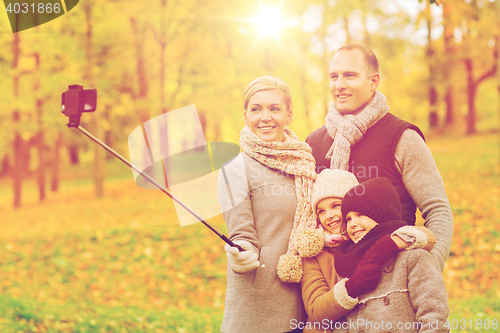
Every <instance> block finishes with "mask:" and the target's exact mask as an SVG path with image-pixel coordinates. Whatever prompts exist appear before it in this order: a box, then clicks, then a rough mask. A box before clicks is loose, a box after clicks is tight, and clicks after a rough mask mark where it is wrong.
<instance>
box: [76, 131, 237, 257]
mask: <svg viewBox="0 0 500 333" xmlns="http://www.w3.org/2000/svg"><path fill="white" fill-rule="evenodd" d="M68 127H75V128H76V129H78V130H79V131H80V132H82V133H83V134H85V135H86V136H87V137H89V138H90V139H91V140H92V141H94V142H95V143H97V144H98V145H100V146H101V147H103V148H104V149H105V150H107V151H108V152H110V153H111V154H113V155H114V156H115V157H116V158H118V159H119V160H120V161H122V162H123V163H125V164H126V165H128V166H129V167H130V168H132V169H133V170H135V171H136V172H138V173H139V174H140V175H141V176H143V177H144V178H145V179H146V180H147V181H149V182H150V183H151V184H153V185H154V186H156V187H157V188H158V189H160V190H161V191H162V192H163V193H165V194H166V195H168V196H169V197H170V198H171V199H172V200H174V201H175V202H177V203H178V204H179V205H181V206H182V207H183V208H184V209H185V210H187V211H188V212H189V213H191V215H193V216H194V217H195V218H196V219H197V220H198V221H200V222H201V223H203V224H204V225H205V226H206V227H207V228H208V229H210V230H212V232H213V233H215V234H216V235H217V236H219V237H220V238H221V239H222V240H223V241H225V242H226V243H227V244H229V245H230V246H233V247H236V248H237V249H238V250H239V251H240V252H243V251H245V250H244V249H243V248H242V247H241V246H239V245H238V244H235V243H233V241H231V240H230V239H229V238H227V237H226V235H224V234H222V233H220V232H219V231H218V230H217V229H215V228H214V227H213V226H212V225H211V224H210V223H208V222H207V221H205V220H204V219H203V218H202V217H200V216H199V215H198V214H196V213H195V212H194V211H193V210H192V209H191V208H189V207H188V206H187V205H186V204H185V203H184V202H182V201H181V200H180V199H179V198H177V197H176V196H175V195H173V194H172V192H170V191H169V190H168V189H167V188H166V187H165V186H163V185H161V184H160V183H158V182H157V181H156V180H155V179H153V178H151V176H149V175H148V174H147V173H145V172H144V171H143V170H141V169H139V168H138V167H136V166H135V165H133V164H132V163H131V162H130V161H129V160H127V159H126V158H124V157H123V156H121V155H120V154H118V153H117V152H116V151H115V150H113V149H112V148H111V147H109V146H108V145H107V144H105V143H104V142H102V141H101V140H99V139H98V138H96V137H95V136H94V135H92V134H91V133H90V132H88V131H87V130H86V129H84V128H83V127H81V126H80V125H78V126H69V124H68Z"/></svg>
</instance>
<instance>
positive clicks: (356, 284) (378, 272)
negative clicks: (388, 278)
mask: <svg viewBox="0 0 500 333" xmlns="http://www.w3.org/2000/svg"><path fill="white" fill-rule="evenodd" d="M381 277H382V269H381V266H380V265H370V264H365V265H358V267H357V268H356V270H355V271H354V274H353V275H352V276H351V277H350V278H349V280H347V281H346V283H345V289H346V290H347V293H348V294H349V296H351V297H352V298H356V297H358V296H359V295H362V294H365V293H367V292H369V291H372V290H374V289H375V288H377V286H378V283H379V282H380V278H381Z"/></svg>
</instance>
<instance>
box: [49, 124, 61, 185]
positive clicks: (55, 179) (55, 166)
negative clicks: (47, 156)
mask: <svg viewBox="0 0 500 333" xmlns="http://www.w3.org/2000/svg"><path fill="white" fill-rule="evenodd" d="M61 146H62V133H61V132H59V134H58V135H57V139H56V142H55V144H54V152H53V155H52V161H51V170H52V181H51V185H50V190H51V191H52V192H56V191H58V190H59V163H60V158H61Z"/></svg>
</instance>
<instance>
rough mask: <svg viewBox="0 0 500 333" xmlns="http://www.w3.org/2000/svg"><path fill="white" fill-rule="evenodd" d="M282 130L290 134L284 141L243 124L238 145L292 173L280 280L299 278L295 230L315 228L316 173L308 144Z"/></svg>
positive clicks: (300, 276)
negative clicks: (293, 199)
mask: <svg viewBox="0 0 500 333" xmlns="http://www.w3.org/2000/svg"><path fill="white" fill-rule="evenodd" d="M285 133H286V135H288V137H289V138H290V140H289V141H287V142H279V141H263V140H261V139H259V138H258V137H257V135H255V134H254V133H253V132H252V131H251V130H250V128H249V127H248V126H245V127H244V128H243V130H242V131H241V136H240V146H241V148H242V149H243V151H244V152H245V153H247V154H248V155H249V156H250V157H252V158H253V159H255V160H257V161H258V162H260V163H262V164H263V165H265V166H267V167H268V168H271V169H276V170H279V171H283V172H286V173H288V174H292V175H294V176H295V192H296V196H297V209H296V211H295V217H294V220H293V225H292V231H291V234H290V239H289V241H288V250H287V253H286V254H285V255H282V256H281V257H280V260H279V262H278V267H277V272H278V276H279V277H280V279H281V280H282V281H283V282H297V283H298V282H300V279H301V278H302V258H301V255H300V254H299V251H298V248H297V234H298V232H299V231H301V230H303V229H305V228H308V229H311V230H314V229H315V228H316V221H315V219H314V216H313V214H312V209H311V193H312V187H313V183H314V180H315V179H316V176H317V175H316V164H315V160H314V157H313V156H312V153H311V152H312V150H311V147H310V146H309V145H308V144H307V143H305V142H303V141H300V139H299V138H298V137H297V135H295V133H293V132H292V131H290V130H289V129H287V128H285ZM318 242H320V243H321V244H323V242H324V240H323V239H320V240H318ZM322 246H323V245H321V249H322ZM321 249H320V250H319V251H321ZM318 253H319V252H318Z"/></svg>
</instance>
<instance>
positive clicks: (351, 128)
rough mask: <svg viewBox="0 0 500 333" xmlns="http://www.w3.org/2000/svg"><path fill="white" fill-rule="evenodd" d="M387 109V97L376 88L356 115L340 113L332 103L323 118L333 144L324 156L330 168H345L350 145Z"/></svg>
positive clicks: (385, 112) (347, 162) (346, 167)
mask: <svg viewBox="0 0 500 333" xmlns="http://www.w3.org/2000/svg"><path fill="white" fill-rule="evenodd" d="M388 111H389V106H388V105H387V98H385V96H384V94H382V93H381V92H380V91H378V90H375V95H374V96H373V99H372V101H371V102H370V104H368V105H367V106H366V107H365V108H364V109H363V110H361V112H359V113H358V114H357V115H352V114H347V115H341V114H340V113H339V112H338V111H337V108H336V107H335V104H332V106H331V108H330V110H329V111H328V114H327V115H326V119H325V125H326V129H327V131H328V134H329V135H330V137H331V138H332V139H333V144H332V146H331V147H330V150H329V151H328V153H327V154H326V156H325V157H326V158H327V159H330V169H340V170H347V169H348V167H349V158H350V156H351V147H352V146H353V145H354V144H355V143H357V142H358V141H359V140H361V138H363V135H364V134H365V133H366V131H367V130H368V129H369V128H370V127H372V126H373V125H375V124H376V123H377V121H379V120H380V119H382V118H383V117H384V116H385V115H386V114H387V112H388Z"/></svg>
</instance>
